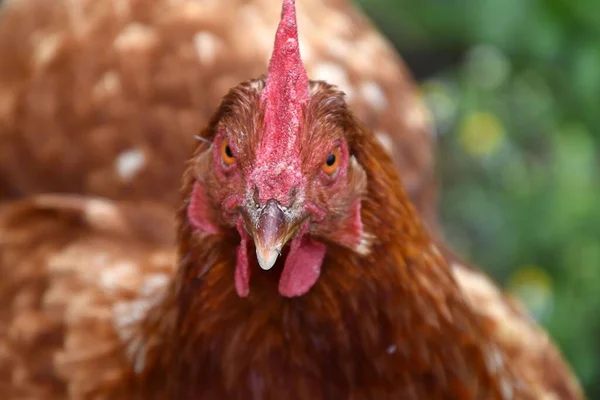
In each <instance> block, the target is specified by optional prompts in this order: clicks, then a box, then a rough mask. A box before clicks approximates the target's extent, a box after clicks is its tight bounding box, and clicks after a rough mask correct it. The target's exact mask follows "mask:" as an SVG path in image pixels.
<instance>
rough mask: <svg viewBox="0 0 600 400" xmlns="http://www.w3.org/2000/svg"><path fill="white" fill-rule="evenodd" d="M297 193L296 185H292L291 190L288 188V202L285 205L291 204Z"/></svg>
mask: <svg viewBox="0 0 600 400" xmlns="http://www.w3.org/2000/svg"><path fill="white" fill-rule="evenodd" d="M297 195H298V186H294V187H293V188H292V189H291V190H290V195H289V198H288V204H287V206H290V205H292V204H294V201H295V200H296V196H297Z"/></svg>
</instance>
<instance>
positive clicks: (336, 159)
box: [321, 147, 340, 175]
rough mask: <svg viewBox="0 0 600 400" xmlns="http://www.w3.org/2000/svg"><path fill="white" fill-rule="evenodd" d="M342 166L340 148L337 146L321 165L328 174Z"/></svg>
mask: <svg viewBox="0 0 600 400" xmlns="http://www.w3.org/2000/svg"><path fill="white" fill-rule="evenodd" d="M339 166H340V148H339V147H337V148H336V149H335V150H333V151H332V152H331V153H330V154H329V155H328V156H327V158H326V159H325V162H324V163H323V165H321V169H322V170H323V172H325V173H326V174H327V175H333V174H334V173H335V171H337V169H338V167H339Z"/></svg>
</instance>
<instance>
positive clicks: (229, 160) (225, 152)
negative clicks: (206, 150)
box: [221, 138, 235, 166]
mask: <svg viewBox="0 0 600 400" xmlns="http://www.w3.org/2000/svg"><path fill="white" fill-rule="evenodd" d="M221 159H222V160H223V163H224V164H225V165H226V166H230V165H232V164H233V163H235V157H234V155H233V152H232V151H231V147H229V139H228V138H225V139H223V141H221Z"/></svg>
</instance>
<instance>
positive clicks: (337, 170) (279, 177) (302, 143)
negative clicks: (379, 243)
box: [188, 0, 368, 297]
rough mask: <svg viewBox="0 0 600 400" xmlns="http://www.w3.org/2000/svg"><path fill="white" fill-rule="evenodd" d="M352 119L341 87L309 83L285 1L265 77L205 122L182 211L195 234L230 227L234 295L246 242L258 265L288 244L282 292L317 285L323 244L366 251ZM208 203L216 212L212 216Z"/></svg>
mask: <svg viewBox="0 0 600 400" xmlns="http://www.w3.org/2000/svg"><path fill="white" fill-rule="evenodd" d="M355 126H356V123H355V122H354V121H353V118H352V116H351V115H350V113H349V111H348V109H347V108H346V103H345V101H344V99H343V95H342V94H341V93H340V92H338V91H336V90H334V89H333V88H332V87H330V86H327V85H325V84H318V83H313V84H312V86H311V85H310V84H309V81H308V77H307V75H306V71H305V69H304V65H303V64H302V60H301V58H300V46H299V42H298V29H297V26H296V12H295V8H294V1H293V0H284V2H283V10H282V14H281V22H280V24H279V27H278V29H277V33H276V36H275V45H274V50H273V55H272V57H271V61H270V63H269V71H268V75H267V78H266V79H263V80H258V81H253V82H249V83H247V84H242V85H241V86H239V87H238V88H236V89H234V90H232V91H231V92H230V93H229V95H228V96H226V97H225V99H224V101H223V102H222V104H221V107H220V110H219V111H218V113H217V115H216V116H215V118H213V121H212V124H211V127H210V129H209V131H210V132H209V135H210V137H211V138H213V142H212V147H211V149H212V150H211V151H207V152H205V154H204V155H201V156H199V157H198V159H199V162H198V165H199V167H198V168H197V171H199V172H198V173H197V179H198V182H197V183H196V184H195V186H194V189H193V193H192V199H191V201H190V206H189V210H188V215H189V219H190V221H191V223H192V225H194V226H195V227H196V228H197V229H198V230H200V231H202V232H205V233H218V232H220V231H221V230H222V228H221V227H222V226H223V225H225V226H229V227H233V226H235V227H236V228H237V231H238V233H239V235H240V238H241V243H240V246H239V247H238V251H237V261H236V271H235V285H236V289H237V292H238V294H239V295H240V296H247V295H248V293H249V279H250V261H249V257H248V246H249V240H250V239H252V241H253V243H254V248H255V250H256V259H257V261H258V264H259V265H260V267H261V268H262V269H264V270H269V269H271V268H272V267H273V265H275V263H276V261H277V259H278V258H279V255H280V254H281V253H282V252H283V251H284V246H286V245H288V244H289V251H287V255H286V259H285V263H284V267H283V271H282V274H281V277H280V279H279V292H280V293H281V294H282V295H283V296H287V297H292V296H299V295H302V294H305V293H306V292H307V291H308V290H310V288H311V287H312V286H313V285H314V284H315V283H316V281H317V279H318V277H319V274H320V271H321V264H322V262H323V259H324V257H325V253H326V244H325V243H327V242H331V243H335V244H338V245H342V246H346V247H350V248H352V249H355V250H356V251H359V252H365V251H366V249H367V247H368V246H367V240H366V239H365V235H364V233H363V228H362V222H361V217H360V200H361V199H360V198H361V195H362V194H363V192H364V191H365V188H366V178H365V173H364V170H363V169H362V168H360V166H359V165H358V163H357V162H356V160H355V159H354V158H353V157H352V155H351V151H350V146H349V143H348V140H347V138H348V134H349V132H348V130H349V129H352V128H353V127H355ZM203 181H204V184H203V183H201V182H203ZM211 200H212V202H211ZM209 203H211V204H212V208H213V209H214V208H217V209H220V211H221V212H220V213H216V214H218V221H216V222H215V219H214V214H215V213H214V212H211V208H210V207H209Z"/></svg>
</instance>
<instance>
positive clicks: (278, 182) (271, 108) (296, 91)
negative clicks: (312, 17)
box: [256, 0, 308, 200]
mask: <svg viewBox="0 0 600 400" xmlns="http://www.w3.org/2000/svg"><path fill="white" fill-rule="evenodd" d="M294 3H295V2H294V0H284V1H283V9H282V11H281V21H280V23H279V27H278V28H277V34H276V36H275V46H274V48H273V54H272V56H271V61H270V63H269V71H268V75H267V82H266V85H265V88H264V90H263V92H262V95H261V101H262V103H263V105H264V112H265V115H264V123H265V125H264V131H263V135H262V140H261V144H260V148H259V151H258V154H257V159H256V163H257V164H256V166H257V170H260V171H261V174H264V173H267V172H270V173H268V174H267V175H268V176H262V177H258V176H257V177H256V178H257V180H259V181H263V182H262V183H263V184H261V185H257V186H259V187H261V191H260V198H261V200H267V199H268V198H271V199H277V200H279V198H280V196H284V197H286V196H287V191H288V190H289V189H290V188H291V187H293V186H294V185H297V184H298V183H299V182H298V179H299V176H298V173H299V168H300V145H299V142H300V140H299V134H300V123H301V118H302V107H303V106H304V105H305V104H306V103H307V102H308V76H307V75H306V70H305V69H304V65H303V64H302V59H301V58H300V45H299V41H298V26H297V23H296V9H295V4H294ZM277 166H278V167H277ZM282 167H283V169H285V170H288V173H282ZM265 181H266V182H265ZM257 183H258V182H257ZM269 187H271V190H268V188H269Z"/></svg>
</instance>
